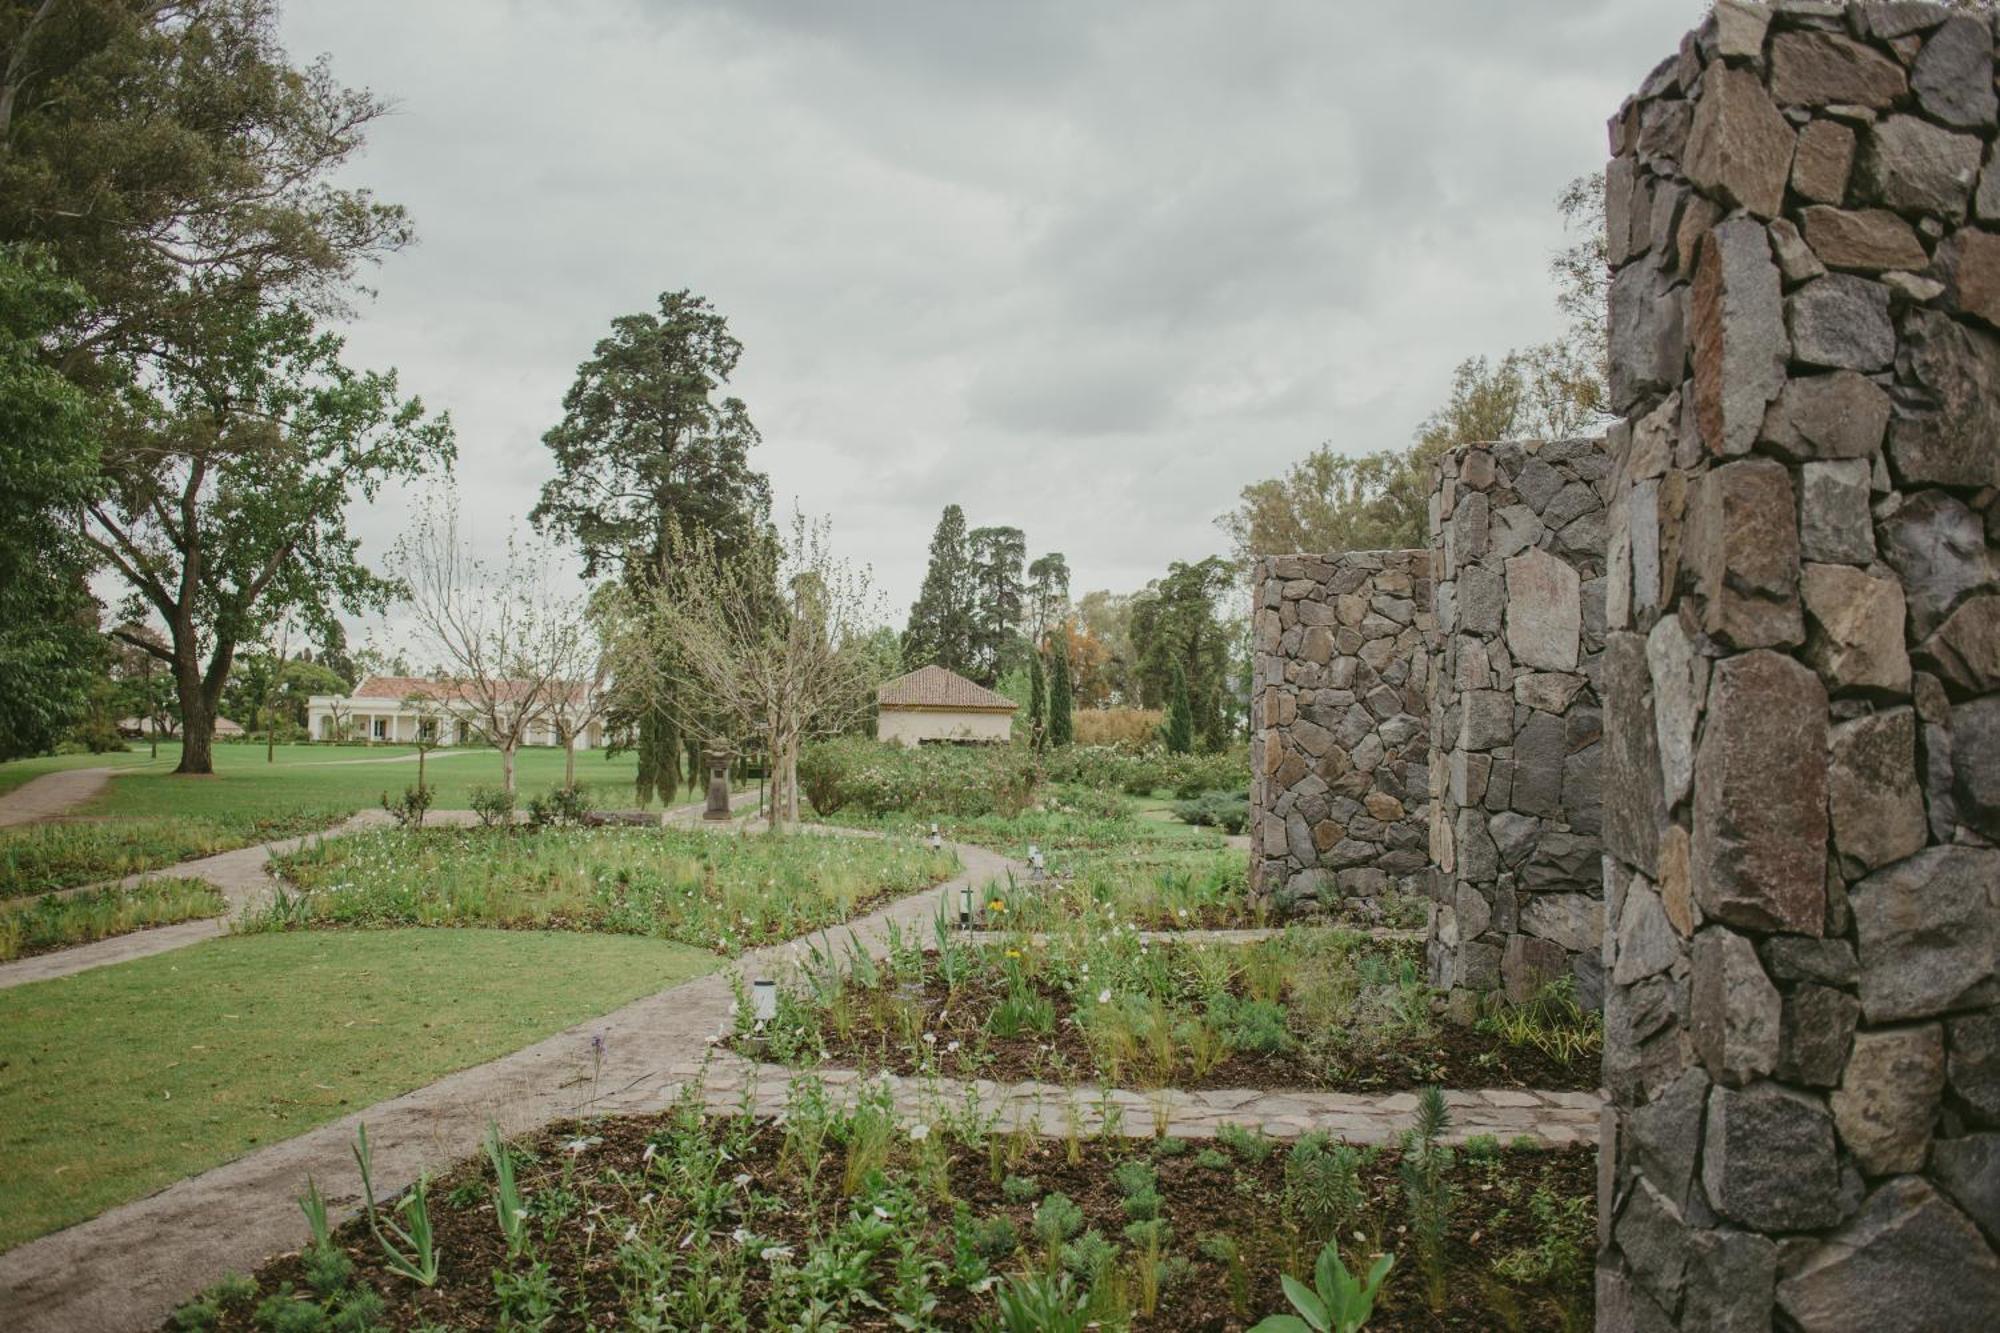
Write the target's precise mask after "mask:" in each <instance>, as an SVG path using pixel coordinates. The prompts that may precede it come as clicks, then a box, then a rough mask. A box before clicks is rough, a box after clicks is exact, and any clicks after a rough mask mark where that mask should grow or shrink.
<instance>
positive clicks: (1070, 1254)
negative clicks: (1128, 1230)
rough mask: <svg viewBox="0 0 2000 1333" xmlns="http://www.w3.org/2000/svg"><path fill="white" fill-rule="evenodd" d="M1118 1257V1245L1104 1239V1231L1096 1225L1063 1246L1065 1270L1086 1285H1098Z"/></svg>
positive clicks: (1063, 1265)
mask: <svg viewBox="0 0 2000 1333" xmlns="http://www.w3.org/2000/svg"><path fill="white" fill-rule="evenodd" d="M1117 1258H1118V1249H1117V1247H1116V1246H1114V1245H1113V1244H1112V1243H1111V1242H1110V1241H1108V1240H1106V1239H1104V1233H1103V1232H1101V1231H1099V1230H1098V1229H1097V1228H1096V1227H1092V1228H1091V1229H1090V1230H1088V1231H1086V1232H1084V1233H1083V1234H1082V1235H1081V1236H1078V1237H1077V1238H1076V1239H1075V1240H1073V1241H1071V1242H1069V1244H1067V1245H1065V1246H1063V1247H1062V1267H1063V1271H1064V1272H1066V1273H1069V1274H1071V1275H1072V1276H1074V1277H1075V1278H1076V1280H1077V1281H1079V1282H1081V1283H1083V1285H1084V1286H1085V1287H1094V1286H1096V1285H1097V1282H1098V1279H1099V1278H1101V1277H1102V1276H1103V1275H1104V1273H1105V1271H1106V1270H1108V1269H1109V1268H1110V1267H1111V1265H1112V1264H1113V1263H1114V1262H1116V1261H1117Z"/></svg>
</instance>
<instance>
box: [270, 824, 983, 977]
mask: <svg viewBox="0 0 2000 1333" xmlns="http://www.w3.org/2000/svg"><path fill="white" fill-rule="evenodd" d="M957 868H958V861H957V858H956V857H954V856H952V855H951V854H950V853H949V852H944V853H936V852H932V851H931V850H930V849H929V848H927V847H925V846H923V845H922V844H920V843H918V842H916V841H914V840H911V839H872V838H871V839H859V838H829V837H819V836H814V835H810V834H802V835H796V836H782V835H781V836H777V837H773V836H770V835H767V834H762V833H747V832H746V833H739V834H737V835H735V836H730V835H727V834H721V833H709V832H702V831H698V830H687V829H664V830H662V829H630V828H606V829H542V830H539V831H530V830H527V829H520V828H516V829H480V828H473V829H423V830H418V831H415V832H409V831H405V830H402V829H384V830H382V831H380V832H376V833H366V834H357V835H354V836H350V837H346V838H339V839H334V840H331V841H326V842H320V843H315V844H313V845H310V846H308V847H305V848H302V849H300V850H299V851H297V852H294V853H293V854H291V855H290V856H287V857H284V858H282V859H281V860H280V861H279V862H278V869H279V872H280V873H281V874H282V875H283V876H284V878H285V879H286V880H287V881H289V883H290V884H291V885H292V886H294V887H295V888H296V889H297V890H298V892H296V893H287V894H285V895H284V896H283V897H281V898H280V899H279V900H278V901H277V902H276V903H274V904H273V906H272V907H271V909H270V910H269V911H268V912H266V913H265V914H263V915H262V916H260V917H257V918H255V919H254V920H253V921H252V922H251V923H250V925H251V927H252V928H255V927H257V926H263V927H265V928H273V929H283V928H287V927H293V926H306V925H334V926H405V925H407V926H501V927H507V928H512V929H557V930H586V931H598V932H608V933H613V934H629V935H648V936H652V937H654V938H658V939H672V940H678V941H680V942H681V943H684V944H691V945H695V946H698V947H702V948H710V949H715V950H717V951H718V952H721V953H726V954H732V955H733V954H736V953H740V952H741V951H742V950H743V949H745V948H749V947H752V946H755V945H759V944H770V943H776V942H779V941H783V940H788V939H793V938H795V937H797V936H800V935H804V934H806V933H808V932H810V931H814V930H818V929H820V928H821V927H824V926H829V925H834V924H837V923H839V922H842V921H845V920H847V919H849V918H850V917H851V916H853V915H854V914H855V913H856V912H857V910H860V909H862V908H863V907H864V905H865V904H868V903H870V902H872V901H874V900H875V899H878V898H881V897H884V896H900V895H902V894H906V893H913V892H915V891H917V890H919V889H921V888H924V887H925V886H926V885H930V884H935V883H938V882H940V881H942V880H945V879H948V878H950V877H951V875H952V874H954V873H955V872H956V870H957Z"/></svg>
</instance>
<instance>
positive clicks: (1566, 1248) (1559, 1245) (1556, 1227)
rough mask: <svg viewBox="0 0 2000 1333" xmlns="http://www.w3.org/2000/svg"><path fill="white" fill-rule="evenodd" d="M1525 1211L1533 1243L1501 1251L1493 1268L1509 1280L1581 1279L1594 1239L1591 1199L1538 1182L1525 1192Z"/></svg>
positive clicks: (1572, 1281)
mask: <svg viewBox="0 0 2000 1333" xmlns="http://www.w3.org/2000/svg"><path fill="white" fill-rule="evenodd" d="M1528 1215H1529V1216H1530V1217H1532V1218H1534V1220H1535V1232H1536V1235H1537V1237H1538V1239H1537V1240H1536V1242H1535V1244H1534V1245H1532V1246H1526V1247H1523V1248H1521V1249H1517V1250H1510V1251H1509V1252H1508V1253H1506V1254H1503V1255H1501V1256H1500V1258H1498V1259H1496V1260H1494V1262H1493V1271H1494V1272H1495V1273H1497V1274H1499V1275H1500V1276H1501V1277H1503V1278H1505V1279H1506V1280H1507V1281H1509V1282H1519V1283H1528V1284H1538V1283H1545V1282H1546V1283H1555V1284H1559V1285H1563V1286H1569V1285H1573V1284H1576V1283H1579V1282H1581V1281H1583V1280H1584V1278H1585V1277H1586V1276H1587V1275H1588V1273H1589V1271H1590V1263H1591V1249H1592V1246H1593V1245H1594V1244H1595V1242H1596V1234H1595V1232H1596V1226H1597V1209H1596V1205H1595V1201H1594V1200H1592V1199H1590V1198H1588V1197H1585V1196H1577V1197H1574V1198H1563V1197H1561V1196H1559V1195H1557V1194H1556V1193H1555V1192H1554V1191H1553V1190H1551V1189H1550V1188H1549V1187H1548V1186H1546V1185H1538V1186H1536V1187H1535V1192H1534V1193H1533V1194H1531V1195H1529V1196H1528Z"/></svg>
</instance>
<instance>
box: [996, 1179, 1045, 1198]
mask: <svg viewBox="0 0 2000 1333" xmlns="http://www.w3.org/2000/svg"><path fill="white" fill-rule="evenodd" d="M1000 1197H1001V1198H1003V1199H1005V1200H1006V1201H1007V1202H1008V1203H1026V1202H1028V1201H1029V1200H1030V1199H1039V1198H1041V1197H1042V1187H1041V1184H1040V1183H1039V1182H1038V1181H1037V1180H1036V1179H1035V1178H1034V1177H1033V1176H1013V1175H1010V1176H1008V1177H1007V1178H1006V1179H1005V1180H1003V1181H1001V1182H1000Z"/></svg>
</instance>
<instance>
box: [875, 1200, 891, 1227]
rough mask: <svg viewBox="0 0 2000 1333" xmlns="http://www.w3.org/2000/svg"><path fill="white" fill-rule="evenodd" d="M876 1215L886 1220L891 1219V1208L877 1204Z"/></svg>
mask: <svg viewBox="0 0 2000 1333" xmlns="http://www.w3.org/2000/svg"><path fill="white" fill-rule="evenodd" d="M875 1216H877V1217H879V1218H881V1219H882V1220H883V1221H884V1222H886V1221H888V1220H889V1210H888V1209H887V1208H884V1207H883V1206H882V1205H881V1204H879V1203H878V1204H876V1205H875Z"/></svg>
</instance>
